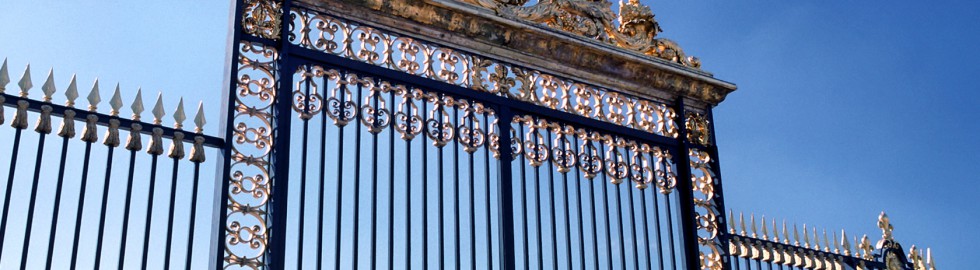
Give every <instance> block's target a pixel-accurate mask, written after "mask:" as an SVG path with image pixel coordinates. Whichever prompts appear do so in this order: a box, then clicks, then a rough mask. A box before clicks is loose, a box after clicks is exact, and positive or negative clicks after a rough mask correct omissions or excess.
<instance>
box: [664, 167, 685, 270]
mask: <svg viewBox="0 0 980 270" xmlns="http://www.w3.org/2000/svg"><path fill="white" fill-rule="evenodd" d="M682 179H683V178H682ZM681 182H683V181H681ZM664 206H665V207H664V208H666V209H665V210H666V211H667V213H666V216H667V243H669V245H668V246H669V247H670V266H671V267H673V268H675V269H676V268H677V259H676V258H677V256H675V254H674V221H673V218H672V217H671V216H673V213H671V210H672V209H673V208H671V207H670V193H667V194H664Z"/></svg>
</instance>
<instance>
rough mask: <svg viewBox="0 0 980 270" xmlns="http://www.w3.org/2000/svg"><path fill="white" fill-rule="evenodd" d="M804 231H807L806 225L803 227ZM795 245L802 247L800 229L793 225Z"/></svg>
mask: <svg viewBox="0 0 980 270" xmlns="http://www.w3.org/2000/svg"><path fill="white" fill-rule="evenodd" d="M803 231H806V225H805V224H804V225H803ZM793 245H794V246H800V229H799V227H798V226H796V223H793Z"/></svg>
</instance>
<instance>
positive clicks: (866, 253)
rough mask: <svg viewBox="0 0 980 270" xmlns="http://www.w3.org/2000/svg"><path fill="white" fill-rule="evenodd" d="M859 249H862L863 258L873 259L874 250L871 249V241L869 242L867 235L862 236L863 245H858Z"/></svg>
mask: <svg viewBox="0 0 980 270" xmlns="http://www.w3.org/2000/svg"><path fill="white" fill-rule="evenodd" d="M858 248H859V249H861V255H862V257H863V258H865V259H871V258H872V257H871V249H872V248H871V240H868V235H867V234H865V235H864V236H861V244H860V245H858Z"/></svg>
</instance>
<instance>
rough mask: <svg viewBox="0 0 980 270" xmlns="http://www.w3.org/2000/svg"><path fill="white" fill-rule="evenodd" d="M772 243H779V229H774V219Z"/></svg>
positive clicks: (773, 220) (773, 221) (774, 221)
mask: <svg viewBox="0 0 980 270" xmlns="http://www.w3.org/2000/svg"><path fill="white" fill-rule="evenodd" d="M772 241H773V242H776V243H779V229H777V228H776V219H775V218H774V219H772Z"/></svg>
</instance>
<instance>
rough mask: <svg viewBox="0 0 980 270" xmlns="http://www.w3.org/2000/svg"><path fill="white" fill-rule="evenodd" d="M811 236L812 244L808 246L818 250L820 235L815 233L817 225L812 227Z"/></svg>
mask: <svg viewBox="0 0 980 270" xmlns="http://www.w3.org/2000/svg"><path fill="white" fill-rule="evenodd" d="M811 236H812V237H813V245H810V246H811V247H813V249H815V250H820V236H819V234H817V227H813V234H811Z"/></svg>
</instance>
